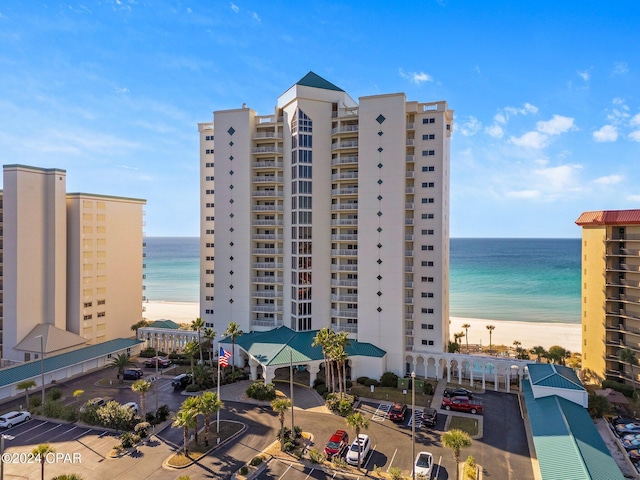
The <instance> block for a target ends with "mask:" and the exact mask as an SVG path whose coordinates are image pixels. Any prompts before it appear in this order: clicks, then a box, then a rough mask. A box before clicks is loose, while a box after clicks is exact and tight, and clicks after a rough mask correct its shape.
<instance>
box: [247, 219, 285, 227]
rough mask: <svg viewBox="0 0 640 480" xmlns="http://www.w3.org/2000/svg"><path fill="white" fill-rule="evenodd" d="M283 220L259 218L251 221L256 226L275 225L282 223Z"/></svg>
mask: <svg viewBox="0 0 640 480" xmlns="http://www.w3.org/2000/svg"><path fill="white" fill-rule="evenodd" d="M282 224H283V222H282V220H259V219H256V220H254V221H253V225H255V226H256V227H260V226H262V227H277V226H279V225H282Z"/></svg>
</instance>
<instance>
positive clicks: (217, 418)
mask: <svg viewBox="0 0 640 480" xmlns="http://www.w3.org/2000/svg"><path fill="white" fill-rule="evenodd" d="M219 400H220V340H218V401H219ZM216 430H217V433H218V441H220V409H218V411H217V412H216Z"/></svg>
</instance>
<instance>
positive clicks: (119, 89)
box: [116, 87, 129, 93]
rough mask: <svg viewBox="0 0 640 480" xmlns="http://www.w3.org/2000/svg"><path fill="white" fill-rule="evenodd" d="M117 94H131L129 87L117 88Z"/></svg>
mask: <svg viewBox="0 0 640 480" xmlns="http://www.w3.org/2000/svg"><path fill="white" fill-rule="evenodd" d="M116 93H129V89H128V88H127V87H123V88H116Z"/></svg>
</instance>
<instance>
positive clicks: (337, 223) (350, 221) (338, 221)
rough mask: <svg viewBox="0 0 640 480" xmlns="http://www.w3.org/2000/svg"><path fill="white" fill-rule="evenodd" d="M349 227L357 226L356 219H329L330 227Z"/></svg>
mask: <svg viewBox="0 0 640 480" xmlns="http://www.w3.org/2000/svg"><path fill="white" fill-rule="evenodd" d="M349 225H358V219H357V218H332V219H331V226H332V227H340V226H349Z"/></svg>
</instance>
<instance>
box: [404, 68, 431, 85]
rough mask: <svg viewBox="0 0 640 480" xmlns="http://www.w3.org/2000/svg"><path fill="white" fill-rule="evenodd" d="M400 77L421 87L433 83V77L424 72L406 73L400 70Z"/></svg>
mask: <svg viewBox="0 0 640 480" xmlns="http://www.w3.org/2000/svg"><path fill="white" fill-rule="evenodd" d="M400 76H401V77H402V78H404V79H406V80H409V81H410V82H411V83H415V84H416V85H420V84H421V83H424V82H433V77H432V76H431V75H429V74H426V73H424V72H420V73H418V72H405V71H404V70H402V69H400Z"/></svg>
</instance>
